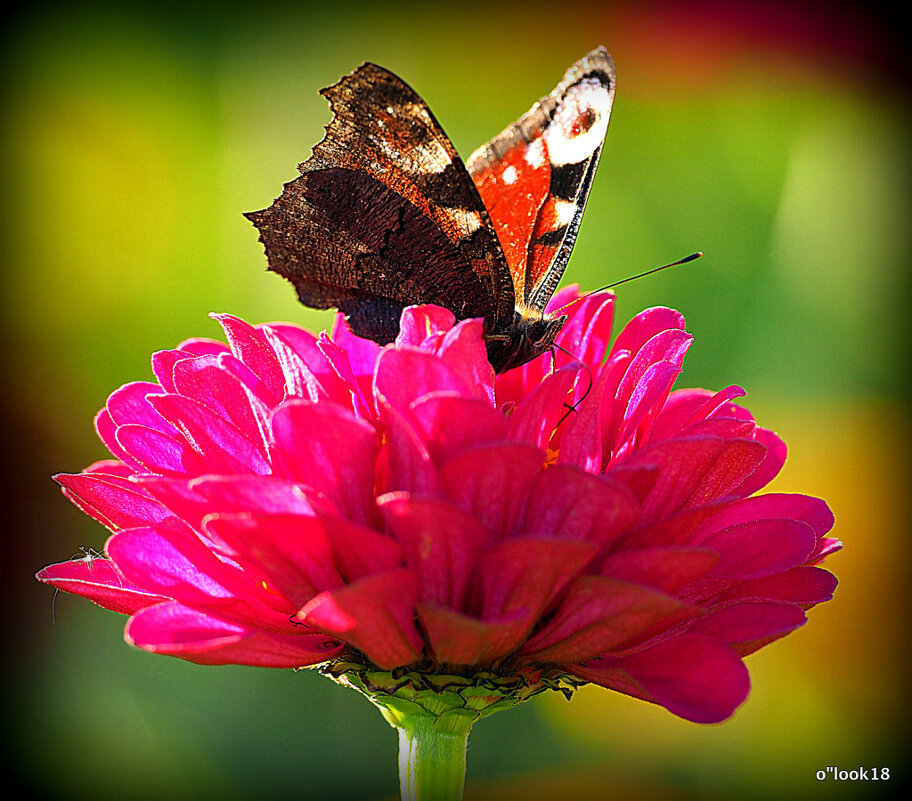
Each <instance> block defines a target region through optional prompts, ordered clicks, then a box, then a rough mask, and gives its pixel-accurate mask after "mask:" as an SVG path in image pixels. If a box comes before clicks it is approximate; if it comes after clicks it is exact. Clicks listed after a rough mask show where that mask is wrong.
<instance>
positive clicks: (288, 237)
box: [247, 64, 514, 341]
mask: <svg viewBox="0 0 912 801" xmlns="http://www.w3.org/2000/svg"><path fill="white" fill-rule="evenodd" d="M322 94H323V95H325V96H326V97H327V98H328V99H329V102H330V106H331V108H332V112H333V119H332V121H331V122H330V124H329V125H328V126H327V129H326V136H325V137H324V138H323V140H322V141H321V142H320V143H319V144H318V145H317V146H316V147H315V148H314V152H313V155H312V156H311V158H309V159H308V160H307V161H305V162H304V163H303V164H301V165H299V167H298V169H299V170H300V172H301V176H300V177H299V178H296V179H295V180H293V181H291V182H289V183H288V184H286V185H285V189H284V191H283V193H282V195H281V196H280V197H279V198H278V199H277V200H276V201H275V203H273V205H272V206H270V207H269V208H268V209H265V210H263V211H259V212H252V213H250V214H248V215H247V216H248V218H249V219H251V220H252V221H253V223H254V224H255V225H256V226H257V228H258V229H259V230H260V239H261V241H262V242H263V243H264V245H265V246H266V254H267V257H268V260H269V269H271V270H274V271H275V272H278V273H279V274H281V275H283V276H284V277H286V278H287V279H288V280H290V281H291V282H292V284H294V286H295V288H296V289H297V291H298V296H299V298H300V299H301V301H302V302H303V303H305V304H306V305H309V306H315V307H317V308H329V307H332V306H336V307H339V308H341V309H342V310H343V311H345V312H346V313H347V314H349V315H350V321H351V322H352V325H353V328H354V329H355V331H356V333H360V334H362V335H363V336H368V337H371V338H373V339H377V340H378V341H387V340H388V339H391V338H392V337H393V336H395V333H396V331H397V330H398V311H399V310H401V308H402V307H403V306H405V305H408V304H411V303H438V304H440V305H443V306H446V307H448V308H450V309H451V310H452V311H453V312H454V313H455V314H456V316H457V317H458V318H464V317H474V316H480V317H484V318H485V319H486V320H487V322H488V324H489V330H492V331H499V330H504V329H505V328H506V327H508V326H509V324H510V322H511V321H512V318H513V312H514V295H513V283H512V279H511V277H510V272H509V269H508V267H507V262H506V259H505V258H504V255H503V251H502V249H501V247H500V244H499V242H498V240H497V234H496V233H495V231H494V227H493V225H492V224H491V221H490V219H489V217H488V213H487V211H486V209H485V207H484V204H483V203H482V200H481V197H480V196H479V194H478V191H477V189H476V188H475V185H474V183H473V182H472V179H471V178H470V176H469V174H468V172H467V171H466V169H465V166H464V164H463V162H462V160H461V159H460V158H459V156H458V155H457V154H456V152H455V150H454V148H453V145H452V144H451V143H450V140H449V139H448V137H447V136H446V134H445V133H444V132H443V130H442V129H441V127H440V125H439V124H438V123H437V121H436V119H435V118H434V116H433V114H431V111H430V109H428V107H427V105H426V104H425V103H424V101H423V100H422V99H421V98H420V97H419V96H418V95H417V94H416V93H415V92H414V90H412V89H411V88H410V87H409V86H408V85H407V84H406V83H405V82H404V81H402V80H401V79H400V78H398V77H397V76H395V75H393V74H392V73H390V72H388V71H387V70H385V69H383V68H381V67H378V66H376V65H374V64H365V65H363V66H362V67H360V68H358V69H357V70H356V71H355V72H354V73H352V74H351V75H349V76H346V77H345V78H343V79H342V80H341V81H339V82H338V83H337V84H335V85H333V86H331V87H329V88H327V89H324V90H323V91H322ZM359 328H360V330H359Z"/></svg>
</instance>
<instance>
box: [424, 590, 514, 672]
mask: <svg viewBox="0 0 912 801" xmlns="http://www.w3.org/2000/svg"><path fill="white" fill-rule="evenodd" d="M417 611H418V618H419V620H420V621H421V625H422V627H423V629H424V631H425V634H426V635H427V640H428V643H429V645H430V649H431V653H432V654H433V657H434V659H435V661H437V662H441V663H443V664H450V665H475V666H482V665H488V664H491V663H492V662H494V661H495V660H496V659H498V658H499V657H501V656H503V655H504V654H506V653H509V651H510V650H512V649H513V648H514V647H515V643H517V642H519V641H521V640H522V638H523V636H524V634H525V632H526V630H527V629H528V621H527V615H526V612H525V610H524V609H517V610H514V611H513V612H510V613H508V614H506V615H501V616H499V617H498V618H496V619H494V620H487V621H482V620H478V619H476V618H473V617H469V616H468V615H464V614H462V613H460V612H456V611H453V610H452V609H445V608H443V607H439V606H434V605H433V604H425V603H420V602H419V603H418V605H417Z"/></svg>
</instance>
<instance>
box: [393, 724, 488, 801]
mask: <svg viewBox="0 0 912 801" xmlns="http://www.w3.org/2000/svg"><path fill="white" fill-rule="evenodd" d="M473 722H474V721H473V718H472V717H471V716H458V715H444V716H442V717H435V716H432V715H425V714H412V715H404V716H402V717H401V718H399V720H398V721H397V723H396V728H397V729H398V731H399V789H400V792H401V794H402V801H461V799H462V790H463V786H464V785H465V772H466V744H467V742H468V739H469V731H470V729H471V728H472V723H473Z"/></svg>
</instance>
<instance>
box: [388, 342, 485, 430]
mask: <svg viewBox="0 0 912 801" xmlns="http://www.w3.org/2000/svg"><path fill="white" fill-rule="evenodd" d="M441 392H443V393H452V394H454V395H459V396H461V397H464V398H471V397H476V390H474V389H473V388H472V387H470V386H469V385H468V384H467V383H466V381H465V380H464V379H463V377H462V376H460V374H459V373H458V372H457V371H456V370H455V369H453V368H452V367H450V366H449V365H448V364H447V363H446V362H444V361H443V360H441V359H440V358H438V357H437V356H436V355H435V354H432V353H425V352H424V351H420V350H395V349H393V348H387V349H386V350H384V351H383V352H382V353H381V354H380V358H379V359H378V360H377V372H376V373H375V376H374V394H375V396H377V397H378V398H379V397H383V398H384V399H385V400H386V401H387V402H388V403H389V404H390V405H391V406H393V407H395V408H396V409H397V410H398V411H399V412H401V413H403V414H405V413H406V410H407V409H408V408H409V407H410V406H411V405H412V403H414V402H415V401H417V400H420V399H421V398H423V397H424V396H426V395H432V394H436V393H441Z"/></svg>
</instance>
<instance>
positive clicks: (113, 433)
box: [95, 408, 146, 472]
mask: <svg viewBox="0 0 912 801" xmlns="http://www.w3.org/2000/svg"><path fill="white" fill-rule="evenodd" d="M95 432H96V433H97V434H98V438H99V439H100V440H101V441H102V442H103V443H104V444H105V447H106V448H107V449H108V450H109V451H110V452H111V453H112V454H113V455H114V456H116V457H117V458H118V459H119V460H121V461H122V462H123V463H124V464H126V465H129V467H130V468H131V469H132V470H134V471H139V472H145V470H146V468H145V466H144V465H143V464H142V463H141V462H138V461H137V460H136V459H134V458H133V456H132V455H131V454H130V453H128V452H127V451H126V450H125V449H124V448H123V446H122V445H121V444H120V443H119V442H118V441H117V425H116V424H115V422H114V421H113V420H112V419H111V414H110V413H109V412H108V410H107V408H105V409H102V410H101V411H100V412H99V413H98V414H97V415H95Z"/></svg>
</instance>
